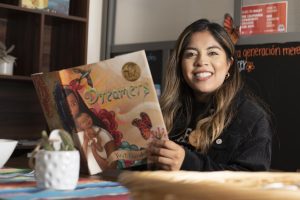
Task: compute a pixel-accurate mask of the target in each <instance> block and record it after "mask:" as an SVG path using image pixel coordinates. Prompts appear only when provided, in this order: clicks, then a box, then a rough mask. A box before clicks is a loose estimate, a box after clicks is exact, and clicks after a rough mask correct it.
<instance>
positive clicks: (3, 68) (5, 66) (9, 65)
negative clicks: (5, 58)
mask: <svg viewBox="0 0 300 200" xmlns="http://www.w3.org/2000/svg"><path fill="white" fill-rule="evenodd" d="M13 70H14V62H0V74H5V75H13Z"/></svg>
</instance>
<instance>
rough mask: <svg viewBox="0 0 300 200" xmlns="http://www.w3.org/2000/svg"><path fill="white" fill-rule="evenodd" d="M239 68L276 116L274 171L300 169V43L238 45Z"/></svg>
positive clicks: (249, 84) (247, 81)
mask: <svg viewBox="0 0 300 200" xmlns="http://www.w3.org/2000/svg"><path fill="white" fill-rule="evenodd" d="M236 49H237V50H236V56H237V64H238V66H239V69H240V72H241V74H242V75H243V77H244V78H245V80H246V84H247V85H248V86H249V87H250V88H252V90H253V91H254V92H255V93H256V94H257V95H258V96H259V97H261V98H262V99H263V100H264V102H265V103H267V104H268V105H269V106H270V108H271V111H272V113H273V115H274V119H275V120H274V121H275V126H274V128H275V130H276V133H275V135H274V137H273V142H274V143H273V144H274V150H273V158H272V166H271V167H272V168H273V169H280V170H287V171H295V170H297V169H300V159H295V156H294V155H295V152H300V145H299V142H300V130H299V122H300V118H299V113H300V88H299V87H300V84H299V80H300V42H288V43H270V44H256V45H238V46H237V47H236Z"/></svg>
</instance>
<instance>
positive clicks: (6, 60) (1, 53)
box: [0, 41, 16, 75]
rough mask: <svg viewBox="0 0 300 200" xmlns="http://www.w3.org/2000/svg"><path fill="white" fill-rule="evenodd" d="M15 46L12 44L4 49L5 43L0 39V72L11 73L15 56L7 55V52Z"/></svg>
mask: <svg viewBox="0 0 300 200" xmlns="http://www.w3.org/2000/svg"><path fill="white" fill-rule="evenodd" d="M14 48H15V46H14V45H12V46H11V47H10V48H8V49H6V46H5V44H3V43H2V42H1V41H0V74H5V75H12V74H13V67H14V63H15V60H16V57H14V56H11V55H9V53H10V52H11V51H12V50H13V49H14Z"/></svg>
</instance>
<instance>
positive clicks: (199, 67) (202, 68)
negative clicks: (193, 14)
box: [181, 31, 232, 101]
mask: <svg viewBox="0 0 300 200" xmlns="http://www.w3.org/2000/svg"><path fill="white" fill-rule="evenodd" d="M231 63H232V61H230V60H228V59H227V57H226V53H225V50H224V49H223V48H222V46H221V45H220V44H219V43H218V42H217V41H216V40H215V39H214V37H213V36H212V35H211V33H210V32H208V31H203V32H196V33H194V34H193V35H192V36H191V40H190V42H189V44H188V46H187V48H186V49H185V50H184V52H183V57H182V63H181V66H182V73H183V77H184V79H185V81H186V82H187V84H188V85H189V86H190V87H191V88H192V89H193V91H194V94H195V96H196V98H197V99H198V100H200V101H201V100H202V99H203V97H205V96H207V95H209V94H210V93H212V92H214V91H215V90H216V89H217V88H218V87H220V86H221V85H222V83H223V82H224V80H225V76H226V74H227V72H228V70H229V68H230V65H231Z"/></svg>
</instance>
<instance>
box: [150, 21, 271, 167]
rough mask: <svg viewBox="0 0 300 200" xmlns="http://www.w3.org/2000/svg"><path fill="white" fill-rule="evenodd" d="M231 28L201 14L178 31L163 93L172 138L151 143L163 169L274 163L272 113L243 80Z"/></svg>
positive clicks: (157, 161)
mask: <svg viewBox="0 0 300 200" xmlns="http://www.w3.org/2000/svg"><path fill="white" fill-rule="evenodd" d="M229 34H230V33H229ZM229 34H228V33H227V32H226V30H225V29H224V28H223V27H222V26H220V25H219V24H216V23H212V22H210V21H208V20H206V19H200V20H197V21H195V22H194V23H192V24H190V25H189V26H187V27H186V28H185V29H184V31H183V32H182V33H181V35H180V36H179V38H178V40H177V42H176V47H175V49H174V51H173V53H172V55H171V57H170V60H169V64H168V66H167V68H166V73H165V77H166V78H165V79H164V84H163V85H164V90H163V91H164V92H163V93H162V96H161V98H160V103H161V107H162V112H163V117H164V120H165V123H166V127H167V130H168V132H169V138H170V140H155V139H154V140H153V142H152V143H151V144H150V145H149V149H148V150H149V158H148V159H149V161H152V162H154V163H156V164H157V166H158V167H159V168H160V169H164V170H193V171H215V170H249V171H264V170H268V169H269V168H270V164H271V153H272V135H273V134H274V129H273V127H272V120H271V117H270V116H271V115H270V112H269V109H268V107H266V106H265V104H264V103H263V102H261V101H260V100H259V99H258V98H256V97H255V96H254V95H252V93H251V92H249V90H248V89H247V88H246V87H245V86H243V82H242V80H241V77H240V72H239V69H238V66H237V65H236V64H235V60H234V56H235V48H234V43H233V42H232V40H231V38H230V35H229Z"/></svg>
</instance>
